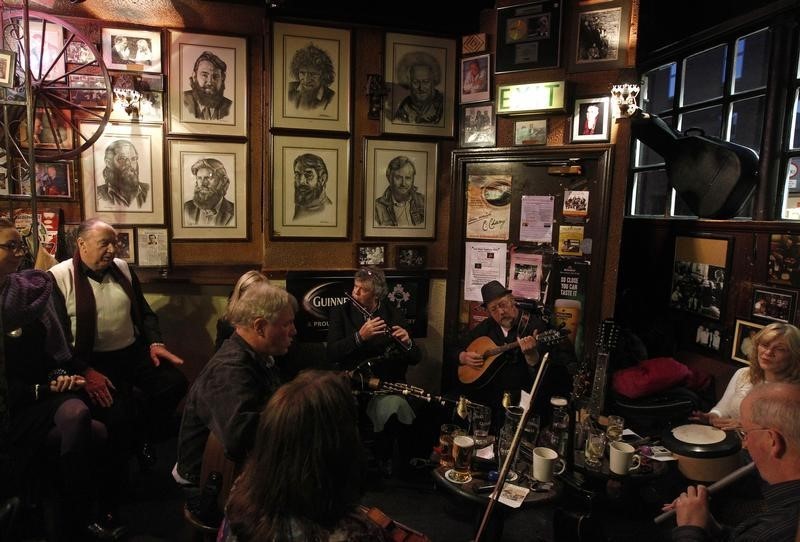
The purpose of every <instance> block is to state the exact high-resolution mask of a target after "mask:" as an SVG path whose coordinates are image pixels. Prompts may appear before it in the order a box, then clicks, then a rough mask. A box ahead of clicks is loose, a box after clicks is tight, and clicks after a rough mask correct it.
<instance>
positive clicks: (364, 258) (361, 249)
mask: <svg viewBox="0 0 800 542" xmlns="http://www.w3.org/2000/svg"><path fill="white" fill-rule="evenodd" d="M356 264H357V265H359V266H363V265H374V266H377V267H383V266H384V265H386V245H374V244H358V245H356Z"/></svg>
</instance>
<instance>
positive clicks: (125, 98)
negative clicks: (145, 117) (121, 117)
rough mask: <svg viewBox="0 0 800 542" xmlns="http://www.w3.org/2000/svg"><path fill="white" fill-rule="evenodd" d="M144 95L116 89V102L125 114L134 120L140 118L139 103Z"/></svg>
mask: <svg viewBox="0 0 800 542" xmlns="http://www.w3.org/2000/svg"><path fill="white" fill-rule="evenodd" d="M141 99H142V95H141V94H139V92H138V91H136V90H133V89H130V88H115V89H114V101H115V102H118V103H119V104H120V105H121V106H122V107H123V109H124V110H125V112H126V113H127V114H128V115H130V116H131V117H133V118H139V102H140V100H141Z"/></svg>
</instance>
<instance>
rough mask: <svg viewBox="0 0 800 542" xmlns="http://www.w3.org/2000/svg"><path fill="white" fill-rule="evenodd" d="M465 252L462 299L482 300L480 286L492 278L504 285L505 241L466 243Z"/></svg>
mask: <svg viewBox="0 0 800 542" xmlns="http://www.w3.org/2000/svg"><path fill="white" fill-rule="evenodd" d="M465 252H466V254H465V256H464V258H465V262H464V299H466V300H467V301H483V298H482V297H481V286H483V285H484V284H486V283H487V282H489V281H492V280H497V281H499V282H500V283H501V284H502V285H503V286H505V284H506V277H505V275H506V244H505V243H466V251H465Z"/></svg>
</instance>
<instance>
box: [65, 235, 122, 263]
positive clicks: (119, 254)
mask: <svg viewBox="0 0 800 542" xmlns="http://www.w3.org/2000/svg"><path fill="white" fill-rule="evenodd" d="M114 229H115V230H116V231H117V254H116V256H117V258H121V259H123V260H125V261H126V262H128V263H131V264H135V263H136V235H135V233H134V228H118V227H116V226H115V227H114ZM73 252H74V250H73ZM70 254H72V252H70Z"/></svg>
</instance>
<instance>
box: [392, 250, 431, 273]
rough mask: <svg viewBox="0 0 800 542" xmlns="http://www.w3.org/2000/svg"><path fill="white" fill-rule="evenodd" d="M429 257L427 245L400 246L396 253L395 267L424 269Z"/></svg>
mask: <svg viewBox="0 0 800 542" xmlns="http://www.w3.org/2000/svg"><path fill="white" fill-rule="evenodd" d="M427 259H428V249H427V247H424V246H398V247H397V252H396V253H395V267H397V268H398V269H423V268H424V267H425V263H426V262H427Z"/></svg>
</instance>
